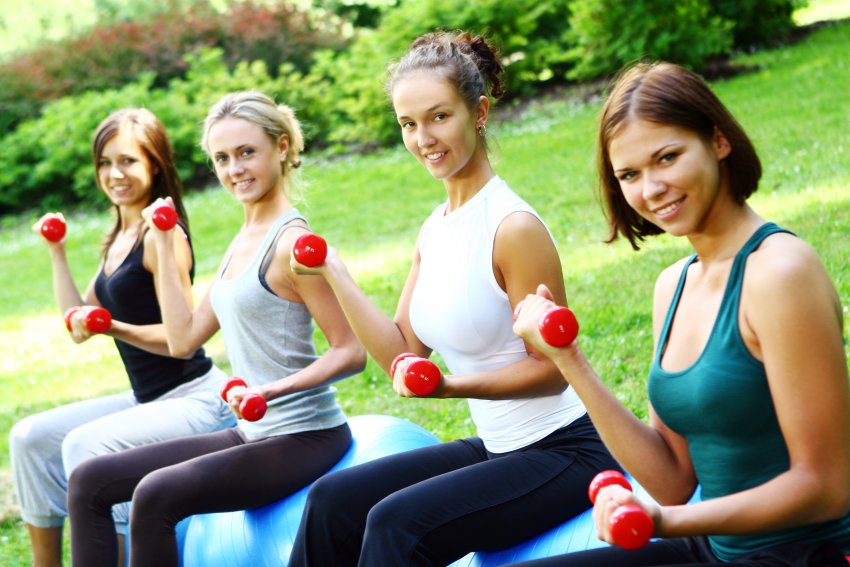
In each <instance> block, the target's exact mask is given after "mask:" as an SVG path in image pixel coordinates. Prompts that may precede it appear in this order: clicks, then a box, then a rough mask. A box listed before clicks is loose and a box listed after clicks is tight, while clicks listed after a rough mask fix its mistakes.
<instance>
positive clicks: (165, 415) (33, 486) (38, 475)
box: [9, 366, 236, 533]
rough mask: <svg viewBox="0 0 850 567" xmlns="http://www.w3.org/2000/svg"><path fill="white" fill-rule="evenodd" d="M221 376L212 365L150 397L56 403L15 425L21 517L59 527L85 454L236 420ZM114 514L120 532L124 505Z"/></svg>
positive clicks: (11, 441) (125, 519)
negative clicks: (221, 393)
mask: <svg viewBox="0 0 850 567" xmlns="http://www.w3.org/2000/svg"><path fill="white" fill-rule="evenodd" d="M226 379H227V376H226V375H225V373H224V372H222V371H221V370H219V369H218V368H216V367H215V366H213V367H212V369H211V370H210V371H209V372H208V373H207V374H205V375H204V376H201V377H199V378H196V379H195V380H193V381H191V382H188V383H186V384H182V385H180V386H178V387H177V388H174V389H173V390H171V391H170V392H167V393H166V394H163V395H162V396H160V397H159V398H157V399H156V400H154V401H151V402H148V403H144V404H140V403H139V402H137V401H136V398H135V397H134V396H133V393H132V392H125V393H122V394H116V395H113V396H106V397H102V398H95V399H91V400H83V401H80V402H76V403H72V404H68V405H65V406H60V407H57V408H54V409H51V410H47V411H45V412H42V413H38V414H35V415H31V416H29V417H25V418H24V419H22V420H21V421H19V422H18V423H16V424H15V425H14V426H13V427H12V431H11V432H10V434H9V451H10V453H11V456H12V474H13V477H14V483H15V493H16V494H17V497H18V503H19V505H20V507H21V517H22V518H23V520H24V521H25V522H27V523H28V524H31V525H33V526H36V527H39V528H55V527H61V526H62V525H63V524H64V522H65V517H66V516H67V515H68V509H67V490H68V477H69V476H70V474H71V471H72V470H74V468H75V467H76V466H77V465H79V464H80V463H81V462H83V461H85V460H87V459H90V458H92V457H96V456H98V455H103V454H107V453H115V452H118V451H122V450H124V449H129V448H131V447H139V446H141V445H147V444H149V443H156V442H158V441H166V440H170V439H177V438H179V437H187V436H190V435H197V434H200V433H209V432H211V431H217V430H219V429H224V428H226V427H231V426H233V425H235V424H236V420H235V418H234V417H233V413H232V412H231V411H230V409H229V408H228V407H227V405H226V404H225V403H224V402H223V401H222V399H221V397H220V396H219V393H218V392H219V390H220V389H221V386H222V385H223V384H224V381H225V380H226ZM113 516H114V518H115V522H116V528H117V531H119V532H120V533H126V531H127V522H128V517H129V514H128V505H127V504H121V505H118V506H115V507H114V509H113Z"/></svg>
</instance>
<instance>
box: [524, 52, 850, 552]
mask: <svg viewBox="0 0 850 567" xmlns="http://www.w3.org/2000/svg"><path fill="white" fill-rule="evenodd" d="M598 152H599V161H598V166H599V174H600V177H601V190H602V192H603V194H604V200H605V204H606V212H607V216H608V219H609V226H610V231H611V232H610V238H609V240H608V241H609V242H611V241H613V240H615V239H616V238H617V237H618V236H624V237H625V238H627V239H628V240H629V242H630V243H631V245H632V247H633V248H634V249H635V250H637V249H638V244H639V242H640V241H642V240H643V239H644V238H646V237H647V236H652V235H656V234H661V233H663V232H667V233H669V234H671V235H674V236H680V237H686V238H687V239H688V240H689V242H690V243H691V245H692V246H693V248H694V254H693V255H692V256H691V257H689V258H685V259H683V260H680V261H679V262H676V263H675V264H673V265H672V266H670V267H668V268H667V269H665V270H664V271H663V272H662V273H661V275H660V276H659V278H658V280H657V282H656V286H655V297H654V307H653V321H654V323H653V328H654V337H655V345H656V346H655V355H654V358H653V362H652V366H651V369H650V374H649V400H650V412H649V416H650V417H649V424H645V423H643V422H641V421H640V420H638V419H637V418H636V417H635V416H634V415H632V414H631V412H629V411H628V410H627V409H626V408H625V407H624V406H623V405H622V404H621V403H620V402H619V401H618V400H617V398H616V397H615V396H614V395H613V394H612V393H611V392H610V391H609V390H608V389H607V388H606V387H605V385H604V384H603V382H602V381H601V380H600V379H599V377H598V376H597V375H596V373H595V372H594V371H593V369H592V368H591V367H590V365H589V364H588V362H587V360H586V358H585V357H584V355H583V354H582V352H581V350H580V347H579V345H578V343H574V344H573V345H570V346H567V347H564V348H554V347H551V346H549V345H547V344H546V343H545V342H544V341H543V340H542V338H541V337H540V333H539V331H538V329H537V323H536V322H537V321H538V320H539V318H540V316H541V314H542V313H544V312H545V310H546V309H548V308H551V307H552V302H551V299H552V296H551V294H550V293H549V291H548V289H546V287H545V286H540V288H539V289H538V291H537V294H536V295H530V296H529V297H528V298H527V299H526V301H525V304H524V307H523V310H522V313H521V314H520V316H519V318H518V320H517V322H516V324H515V326H514V330H515V331H516V333H517V334H518V335H519V336H521V337H522V338H524V339H525V340H526V341H528V342H529V343H530V344H532V345H533V346H534V347H536V348H538V349H539V350H540V351H541V352H542V353H544V354H545V355H546V356H548V357H550V358H551V359H552V360H553V361H554V362H555V363H556V364H557V365H558V368H559V369H560V370H561V372H562V373H563V375H564V377H565V379H566V380H567V381H568V382H569V384H570V385H571V386H572V387H573V388H575V390H576V392H577V393H578V395H579V396H580V397H581V399H582V400H583V401H584V403H585V405H586V406H587V409H588V412H589V414H590V415H591V417H592V418H593V421H594V423H595V424H596V426H597V428H598V429H599V431H600V434H601V435H602V438H603V440H604V441H605V443H606V445H607V446H608V447H609V449H610V450H611V452H612V454H613V455H614V456H615V458H616V459H617V460H618V461H619V462H620V463H621V464H622V465H623V467H624V468H625V469H626V470H627V471H629V472H630V473H631V474H632V475H633V476H634V478H635V479H636V480H637V481H638V482H639V483H640V484H641V485H642V486H643V487H644V488H646V489H647V491H648V492H649V494H650V495H652V496H653V498H654V499H655V500H656V501H657V502H658V503H659V504H655V503H653V502H645V501H640V500H639V499H637V498H636V497H635V496H634V495H633V494H632V492H630V491H628V490H626V489H625V488H623V487H621V486H608V487H606V488H603V489H602V490H600V491H599V493H598V495H597V497H596V504H595V507H594V520H595V521H596V525H597V530H598V532H599V536H600V538H602V539H603V540H605V541H607V542H609V543H615V541H614V537H613V536H612V533H611V532H612V530H611V528H610V520H611V518H612V515H613V514H614V513H615V511H616V510H617V508H619V507H620V506H622V505H624V504H635V505H638V506H640V507H642V508H643V510H644V511H645V512H646V513H648V514H649V516H650V517H651V519H652V521H653V523H654V535H655V536H656V537H658V538H662V539H657V540H654V541H651V542H650V543H649V544H648V545H646V546H645V547H643V548H641V549H638V550H634V551H628V550H625V549H623V548H620V547H617V546H616V545H615V546H612V547H608V548H602V549H596V550H592V551H585V552H578V553H573V554H568V555H562V556H559V557H554V558H550V559H541V560H537V561H530V562H527V563H523V564H522V565H524V566H527V567H530V566H532V565H533V566H535V567H543V566H574V565H575V566H577V565H581V566H583V567H594V566H601V565H616V566H626V567H628V566H660V565H740V566H744V565H746V566H751V567H756V566H758V567H768V566H770V567H774V566H818V567H823V566H831V565H835V566H839V565H843V566H845V567H846V565H847V561H846V560H845V559H844V555H845V554H848V553H850V513H848V511H849V510H850V388H848V372H847V361H846V359H845V354H844V344H843V340H842V332H843V318H842V310H841V305H840V300H839V298H838V294H837V293H836V290H835V287H834V285H833V283H832V281H831V280H830V278H829V275H828V274H827V272H826V270H825V268H824V266H823V264H822V263H821V261H820V259H819V258H818V256H817V254H816V253H815V251H814V250H813V249H812V248H811V247H810V246H808V245H807V244H806V243H805V242H803V241H802V240H800V239H799V238H797V237H796V236H795V235H794V234H792V233H790V232H789V231H788V230H785V229H783V228H780V227H778V226H776V225H775V224H773V223H771V222H766V221H765V220H764V219H762V218H761V217H760V216H759V215H758V214H757V213H756V212H755V211H754V210H753V209H752V208H751V207H750V206H749V205H748V204H747V202H746V199H747V198H748V197H749V196H750V195H751V194H752V193H753V192H754V191H755V190H756V189H757V188H758V181H759V178H760V177H761V164H760V162H759V159H758V156H757V154H756V152H755V149H754V148H753V146H752V143H751V142H750V140H749V138H748V137H747V135H746V133H745V132H744V131H743V129H742V128H741V126H740V125H739V124H738V123H737V122H736V120H735V119H734V117H733V116H732V115H731V113H730V112H729V111H728V110H727V109H726V108H725V106H724V105H723V104H722V102H720V100H719V99H718V98H717V97H716V95H715V94H714V93H713V92H712V91H711V89H710V87H709V86H708V85H707V84H706V83H705V82H704V81H703V80H702V79H701V78H700V77H699V76H697V75H695V74H694V73H692V72H690V71H687V70H685V69H683V68H682V67H679V66H676V65H672V64H668V63H657V64H638V65H635V66H633V67H631V68H630V69H627V70H625V71H624V72H623V73H622V74H621V75H620V76H619V78H618V79H617V81H616V82H615V84H614V86H613V89H612V91H611V94H610V95H609V98H608V101H607V103H606V105H605V107H604V109H603V111H602V117H601V123H600V127H599V138H598ZM698 486H699V487H700V488H701V491H702V492H701V500H700V501H699V502H696V503H692V504H687V503H688V501H689V500H690V498H691V497H692V495H693V494H694V492H695V490H696V489H697V487H698Z"/></svg>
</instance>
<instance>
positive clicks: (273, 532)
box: [181, 415, 439, 567]
mask: <svg viewBox="0 0 850 567" xmlns="http://www.w3.org/2000/svg"><path fill="white" fill-rule="evenodd" d="M348 423H349V425H350V427H351V434H352V444H351V448H349V450H348V452H347V453H346V454H345V455H344V456H343V457H342V459H341V460H340V461H339V462H338V463H337V464H336V465H335V466H334V467H333V468H331V470H330V471H328V472H331V471H335V470H339V469H344V468H347V467H351V466H354V465H358V464H361V463H365V462H368V461H372V460H374V459H378V458H380V457H385V456H387V455H393V454H396V453H401V452H403V451H409V450H411V449H418V448H420V447H425V446H428V445H434V444H436V443H439V439H437V438H436V437H435V436H434V435H432V434H431V433H429V432H428V431H426V430H425V429H423V428H422V427H420V426H418V425H416V424H415V423H412V422H410V421H408V420H406V419H401V418H398V417H392V416H388V415H363V416H355V417H352V418H350V419H349V420H348ZM309 489H310V486H306V487H304V488H302V489H301V490H299V491H298V492H295V493H294V494H292V495H290V496H287V497H286V498H284V499H283V500H279V501H277V502H273V503H271V504H268V505H266V506H262V507H260V508H255V509H253V510H240V511H238V512H222V513H215V514H200V515H197V516H192V517H191V518H187V520H184V522H188V527H187V528H186V535H185V541H184V543H183V556H182V558H181V562H182V563H181V564H182V566H183V567H284V566H286V564H287V563H288V561H289V555H290V553H291V552H292V545H293V542H294V541H295V534H296V532H297V531H298V525H299V523H300V522H301V514H302V513H303V511H304V505H305V504H306V501H307V492H308V491H309Z"/></svg>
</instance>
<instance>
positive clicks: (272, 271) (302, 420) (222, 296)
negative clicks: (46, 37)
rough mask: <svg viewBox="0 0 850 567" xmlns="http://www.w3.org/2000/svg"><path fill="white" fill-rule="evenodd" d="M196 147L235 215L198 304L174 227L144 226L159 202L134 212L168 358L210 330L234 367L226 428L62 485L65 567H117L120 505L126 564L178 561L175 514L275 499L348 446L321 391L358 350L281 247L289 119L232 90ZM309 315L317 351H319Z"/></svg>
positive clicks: (297, 218) (302, 224)
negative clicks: (233, 230) (254, 399)
mask: <svg viewBox="0 0 850 567" xmlns="http://www.w3.org/2000/svg"><path fill="white" fill-rule="evenodd" d="M202 147H203V148H204V150H205V151H206V152H207V153H208V154H209V156H210V158H211V159H212V162H213V165H214V168H215V172H216V175H217V176H218V179H219V181H220V182H221V184H222V186H223V187H224V188H225V189H226V190H227V191H228V192H229V193H231V194H232V195H233V196H234V198H236V200H237V201H238V202H239V203H241V204H242V206H243V209H244V218H245V220H244V224H243V225H242V228H241V229H240V231H239V233H238V234H237V236H236V237H235V238H234V240H233V242H232V243H231V245H230V248H229V249H228V251H227V253H226V254H225V257H224V259H223V261H222V264H221V267H220V269H219V271H218V273H217V276H216V278H215V281H214V282H213V284H212V285H211V286H210V289H209V290H208V291H207V294H206V295H205V296H204V297H203V299H202V300H201V302H200V303H199V305H198V307H197V308H196V309H194V310H192V308H191V306H190V304H189V303H188V302H187V301H186V298H185V295H184V294H182V293H180V290H179V288H178V286H177V281H176V276H175V275H174V274H175V270H174V267H175V258H174V255H173V254H172V253H171V252H170V250H171V249H172V248H173V244H172V240H173V239H174V238H175V236H174V231H173V230H165V231H164V230H160V229H158V228H156V227H155V225H154V224H153V223H152V222H151V220H150V218H151V212H152V211H153V210H154V209H155V208H156V207H157V206H159V205H161V204H162V202H161V201H158V202H154V203H153V204H152V205H151V206H150V207H148V208H147V209H145V210H144V211H143V216H144V217H145V219H146V220H147V222H148V225H149V230H150V232H152V233H154V235H155V244H156V249H157V261H158V263H159V269H158V271H157V273H158V274H159V277H158V278H157V286H158V289H159V290H160V294H161V297H162V299H161V301H162V310H163V322H164V324H165V330H166V335H167V338H168V346H169V349H170V351H171V354H172V355H174V356H178V357H179V356H184V355H187V354H189V353H191V352H193V351H194V349H195V348H197V345H199V344H203V343H204V342H205V341H206V340H208V339H209V338H210V337H211V336H212V335H213V334H214V333H215V332H216V331H218V330H219V329H221V331H222V335H223V338H224V346H225V350H226V351H227V355H228V358H229V360H230V363H231V366H232V369H233V371H234V373H235V375H236V376H239V377H241V378H243V379H244V380H245V381H246V382H247V384H248V386H246V387H240V386H237V387H233V388H231V389H230V390H228V392H227V401H228V403H229V405H230V407H231V409H232V410H233V413H234V414H236V417H238V418H240V419H239V421H238V424H237V427H235V428H233V429H231V430H227V431H222V432H218V433H213V434H209V435H202V436H196V437H194V438H192V439H191V440H189V441H187V442H181V441H174V442H165V443H158V444H153V445H149V446H147V447H145V449H146V450H145V451H136V450H128V451H125V452H124V453H122V456H121V458H119V459H100V458H96V459H92V460H91V461H89V462H87V463H84V465H86V466H83V467H78V468H77V469H76V470H75V471H74V473H73V474H72V475H71V478H70V481H69V510H70V517H71V525H72V545H71V552H72V558H73V564H74V565H80V566H83V565H85V566H90V565H114V564H115V563H116V558H117V554H116V553H117V552H116V549H115V546H114V542H113V541H112V540H110V539H109V538H108V534H109V533H110V531H112V527H111V523H112V518H111V516H110V513H109V510H110V508H111V506H112V505H113V504H114V503H116V502H124V501H128V500H130V498H131V497H132V501H133V506H132V511H131V518H130V535H131V538H130V544H131V548H130V562H131V564H132V565H157V566H162V567H167V566H174V567H176V566H177V565H178V560H179V559H178V550H177V540H176V536H175V526H176V524H177V523H178V522H179V521H180V520H182V519H183V518H186V517H188V516H191V515H194V514H204V513H211V512H224V511H233V510H241V509H247V508H255V507H258V506H262V505H265V504H268V503H270V502H274V501H276V500H280V499H281V498H283V497H284V496H287V495H289V494H291V493H293V492H295V491H296V490H298V489H300V488H302V487H304V486H306V485H307V484H309V483H310V482H312V481H314V480H315V479H316V478H318V477H319V476H321V475H322V474H323V473H325V472H326V471H327V470H328V469H330V468H331V467H332V466H333V465H334V464H336V463H337V462H338V461H339V459H340V458H342V456H343V455H344V454H345V452H346V451H347V450H348V448H349V446H350V444H351V432H350V430H349V427H348V424H347V421H346V416H345V414H344V413H343V411H342V409H341V408H340V406H339V405H338V404H337V402H336V399H335V395H334V389H333V388H332V387H331V385H330V384H331V383H332V382H334V381H337V380H340V379H343V378H346V377H348V376H351V375H352V374H355V373H357V372H360V371H361V370H362V369H363V367H364V366H365V362H366V355H365V351H364V349H363V347H362V346H361V345H360V343H359V342H358V341H357V339H356V337H355V335H354V333H353V332H352V330H351V328H350V327H349V325H348V323H347V321H346V319H345V316H344V315H343V313H342V311H341V308H340V306H339V303H338V302H337V301H336V299H335V297H334V294H333V292H332V291H331V289H330V287H329V286H328V285H327V284H326V283H325V282H324V280H321V279H319V278H311V277H303V276H298V275H296V274H294V273H293V272H292V271H291V269H290V258H289V255H290V250H291V248H292V244H293V243H294V241H295V240H296V239H297V238H298V236H300V235H302V234H304V233H306V232H307V224H306V221H305V219H304V217H302V216H301V215H300V214H299V213H298V211H297V210H296V209H294V208H293V205H292V202H291V200H290V197H291V194H292V193H291V192H292V190H293V187H294V183H295V181H296V179H295V176H294V170H295V169H296V168H297V167H299V165H300V158H299V153H300V152H301V150H302V148H303V137H302V134H301V130H300V126H299V124H298V121H297V120H296V118H295V115H294V113H293V112H292V110H291V109H290V108H288V107H286V106H277V105H276V104H275V102H274V101H273V100H272V99H271V98H269V97H268V96H266V95H264V94H261V93H257V92H239V93H231V94H229V95H226V96H225V97H224V98H222V99H221V100H220V101H219V102H218V103H217V104H216V105H214V106H213V107H212V108H211V109H210V111H209V114H208V115H207V118H206V121H205V124H204V135H203V140H202ZM313 319H315V321H316V323H317V324H318V325H319V327H320V328H321V329H322V331H323V332H324V334H325V336H326V337H327V339H328V343H329V348H328V350H327V351H326V352H325V353H323V354H322V355H321V356H319V355H317V353H316V349H315V346H314V344H313ZM249 394H259V395H261V396H262V397H263V398H265V399H266V400H268V409H267V411H266V413H265V416H264V417H263V418H262V419H260V420H258V421H256V422H248V421H246V420H243V419H241V418H242V415H241V414H240V412H239V406H240V402H241V401H242V399H243V398H244V397H245V396H247V395H249ZM113 540H114V538H113Z"/></svg>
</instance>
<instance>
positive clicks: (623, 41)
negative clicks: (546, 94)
mask: <svg viewBox="0 0 850 567" xmlns="http://www.w3.org/2000/svg"><path fill="white" fill-rule="evenodd" d="M570 7H571V8H572V15H571V17H570V23H571V27H572V35H573V41H574V47H572V48H571V49H570V50H569V52H568V57H569V58H570V59H571V60H573V61H575V63H576V66H575V68H574V69H572V70H571V71H570V72H569V74H568V76H569V77H570V78H572V79H589V78H593V77H597V76H599V75H603V74H606V73H611V72H614V71H616V70H617V69H619V68H620V67H622V66H623V65H624V64H627V63H630V62H633V61H636V60H639V59H643V58H648V59H665V60H668V61H674V62H676V63H680V64H682V65H686V66H689V67H691V68H694V69H700V68H701V67H702V66H703V65H704V63H705V62H706V60H707V59H708V58H710V57H712V56H715V55H721V54H724V53H728V52H729V50H730V48H731V45H732V35H731V28H732V25H731V24H730V23H729V22H727V21H726V20H723V19H722V18H721V17H720V16H717V15H714V14H712V13H711V11H710V6H709V5H708V3H707V1H706V0H635V1H633V2H621V1H620V0H573V1H572V2H571V3H570Z"/></svg>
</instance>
